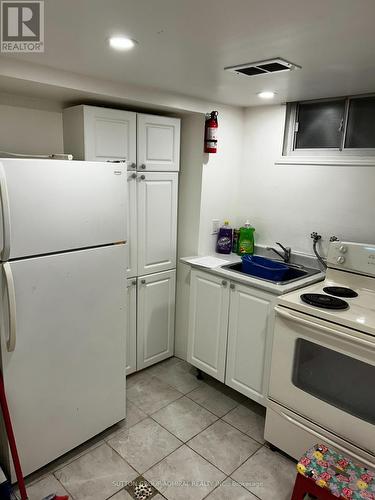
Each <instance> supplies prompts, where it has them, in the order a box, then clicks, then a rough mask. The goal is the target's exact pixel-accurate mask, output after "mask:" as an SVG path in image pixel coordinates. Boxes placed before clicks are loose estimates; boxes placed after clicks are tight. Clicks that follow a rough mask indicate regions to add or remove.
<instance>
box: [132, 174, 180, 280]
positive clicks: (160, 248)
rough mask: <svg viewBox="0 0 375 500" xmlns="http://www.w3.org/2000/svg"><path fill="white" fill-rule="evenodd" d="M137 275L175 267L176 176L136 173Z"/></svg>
mask: <svg viewBox="0 0 375 500" xmlns="http://www.w3.org/2000/svg"><path fill="white" fill-rule="evenodd" d="M137 185H138V191H137V197H138V214H137V215H138V223H137V226H138V252H137V257H138V275H142V274H150V273H156V272H159V271H164V270H167V269H172V268H174V267H176V239H177V192H178V174H177V173H174V172H145V173H144V174H140V173H138V178H137Z"/></svg>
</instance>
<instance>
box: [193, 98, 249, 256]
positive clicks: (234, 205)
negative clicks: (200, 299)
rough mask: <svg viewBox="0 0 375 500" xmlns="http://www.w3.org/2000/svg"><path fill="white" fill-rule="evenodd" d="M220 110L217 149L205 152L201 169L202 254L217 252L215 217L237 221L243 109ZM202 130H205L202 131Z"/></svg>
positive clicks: (200, 235)
mask: <svg viewBox="0 0 375 500" xmlns="http://www.w3.org/2000/svg"><path fill="white" fill-rule="evenodd" d="M218 111H219V116H218V120H219V129H218V151H217V153H216V154H209V155H208V154H207V155H204V156H205V157H204V161H205V164H204V166H203V172H202V195H201V214H200V227H199V252H198V253H199V254H202V255H203V254H207V253H211V252H213V251H215V245H216V235H212V234H211V230H212V219H219V220H220V221H221V222H223V221H224V220H225V219H229V221H230V222H231V224H233V225H234V224H235V223H236V215H237V212H238V193H239V177H240V172H241V162H242V142H243V119H244V116H243V113H244V112H243V110H242V109H238V108H230V107H222V108H218ZM202 133H203V132H202Z"/></svg>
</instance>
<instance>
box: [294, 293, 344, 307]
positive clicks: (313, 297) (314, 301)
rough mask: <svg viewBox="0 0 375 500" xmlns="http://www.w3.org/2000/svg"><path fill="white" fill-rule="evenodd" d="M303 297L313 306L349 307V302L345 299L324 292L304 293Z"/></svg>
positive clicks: (303, 299) (304, 300)
mask: <svg viewBox="0 0 375 500" xmlns="http://www.w3.org/2000/svg"><path fill="white" fill-rule="evenodd" d="M301 299H302V301H303V302H306V304H310V305H311V306H316V307H323V308H324V309H347V308H348V307H349V304H348V303H347V302H345V300H341V299H337V298H336V297H332V296H330V295H323V294H322V293H303V294H302V295H301Z"/></svg>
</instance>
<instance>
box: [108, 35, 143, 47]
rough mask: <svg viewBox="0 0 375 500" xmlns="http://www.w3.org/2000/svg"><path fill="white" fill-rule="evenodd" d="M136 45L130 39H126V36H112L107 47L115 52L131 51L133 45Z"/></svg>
mask: <svg viewBox="0 0 375 500" xmlns="http://www.w3.org/2000/svg"><path fill="white" fill-rule="evenodd" d="M136 43H138V42H136V41H135V40H132V39H131V38H127V37H126V36H112V37H111V38H110V39H109V45H110V46H111V47H112V49H116V50H129V49H132V48H133V47H134V46H135V44H136Z"/></svg>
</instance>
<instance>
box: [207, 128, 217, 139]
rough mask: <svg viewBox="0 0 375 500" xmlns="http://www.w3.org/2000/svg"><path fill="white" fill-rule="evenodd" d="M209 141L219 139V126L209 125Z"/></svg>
mask: <svg viewBox="0 0 375 500" xmlns="http://www.w3.org/2000/svg"><path fill="white" fill-rule="evenodd" d="M207 141H215V142H216V141H217V128H212V127H208V129H207Z"/></svg>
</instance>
